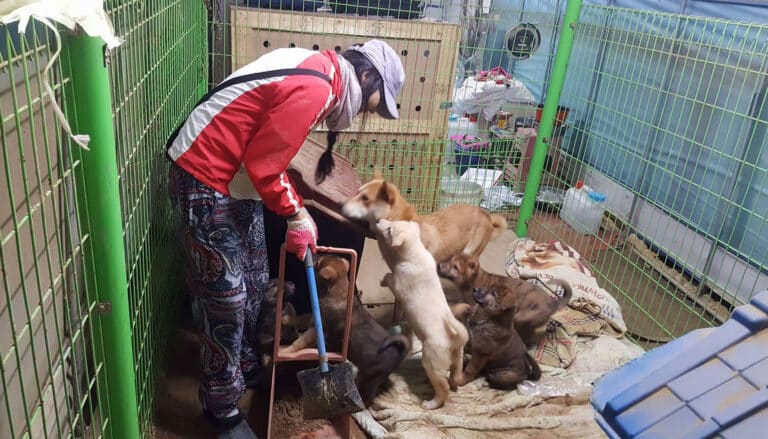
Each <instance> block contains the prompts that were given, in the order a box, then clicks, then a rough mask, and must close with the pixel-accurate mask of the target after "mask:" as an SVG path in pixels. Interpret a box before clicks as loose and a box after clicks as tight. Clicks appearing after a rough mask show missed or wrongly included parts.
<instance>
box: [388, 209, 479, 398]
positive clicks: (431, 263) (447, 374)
mask: <svg viewBox="0 0 768 439" xmlns="http://www.w3.org/2000/svg"><path fill="white" fill-rule="evenodd" d="M376 233H377V241H378V243H379V248H380V249H381V253H382V255H383V256H384V260H385V261H386V263H387V265H388V266H389V269H390V270H391V271H392V272H391V273H387V274H386V275H385V276H384V278H383V279H382V281H381V285H382V286H386V287H389V289H391V290H392V292H393V293H394V294H395V297H396V298H397V301H398V303H399V304H400V306H401V307H402V309H403V314H404V316H405V320H406V322H407V323H408V329H409V330H411V331H413V333H414V334H415V335H416V337H418V338H419V340H421V344H422V361H421V364H422V365H423V366H424V371H425V372H426V374H427V378H429V382H430V383H431V384H432V387H433V388H434V390H435V396H434V398H433V399H432V400H430V401H423V402H422V403H421V406H422V407H423V408H425V409H427V410H432V409H436V408H439V407H442V406H443V404H445V402H446V400H447V399H448V397H449V394H450V389H451V388H455V387H456V385H457V384H456V383H459V382H463V381H464V379H463V378H462V377H461V375H462V369H463V363H464V361H463V360H464V345H466V344H467V340H468V339H469V335H468V334H467V330H466V328H465V327H464V325H462V324H461V322H459V321H458V320H456V318H455V317H454V316H453V313H452V312H451V309H450V308H449V307H448V301H447V300H446V299H445V293H443V288H442V286H441V285H440V279H439V278H438V276H437V267H436V263H435V259H434V258H433V257H432V255H431V254H429V252H428V251H427V249H426V248H424V244H422V242H421V240H420V239H419V225H418V224H416V223H415V222H413V221H387V220H383V219H382V220H379V221H378V222H377V223H376Z"/></svg>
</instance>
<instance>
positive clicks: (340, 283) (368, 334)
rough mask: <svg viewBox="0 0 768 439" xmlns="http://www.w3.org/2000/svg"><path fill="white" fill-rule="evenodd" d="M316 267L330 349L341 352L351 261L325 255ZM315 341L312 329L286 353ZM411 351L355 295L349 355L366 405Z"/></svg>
mask: <svg viewBox="0 0 768 439" xmlns="http://www.w3.org/2000/svg"><path fill="white" fill-rule="evenodd" d="M315 266H316V269H317V293H318V298H319V300H320V310H321V312H322V315H323V331H324V332H325V335H326V337H325V340H326V343H327V344H328V346H327V348H328V350H329V351H330V352H341V350H342V346H341V344H342V341H343V340H344V324H345V323H346V308H347V291H348V288H349V261H347V260H346V259H344V258H341V257H339V256H333V255H322V256H320V257H319V258H318V259H317V261H316V262H315ZM315 342H316V337H315V330H314V328H310V329H308V330H307V331H306V332H304V333H303V334H302V335H301V337H299V339H298V340H296V341H295V342H294V343H293V344H292V345H291V346H290V347H288V348H286V349H284V352H295V351H297V350H300V349H304V348H307V347H312V346H314V345H315ZM409 351H410V343H409V341H408V339H407V338H406V337H404V336H402V335H392V334H390V333H389V332H387V330H386V329H384V328H383V327H382V326H381V325H380V324H379V323H378V322H377V321H376V320H375V319H374V318H373V316H371V314H370V313H368V311H367V310H366V309H365V307H364V306H363V304H362V302H361V301H360V298H359V297H358V296H355V299H354V301H353V302H352V328H351V330H350V332H349V347H348V351H347V357H348V358H349V361H351V362H352V363H353V364H354V365H355V367H356V368H357V371H358V372H357V376H356V377H355V384H356V385H357V389H358V391H359V392H360V396H361V397H362V399H363V402H364V403H365V404H366V405H367V404H369V403H370V402H371V401H372V400H373V399H374V398H375V397H376V396H377V395H378V394H379V393H381V391H382V390H383V389H384V387H386V384H388V377H389V374H390V373H392V372H393V371H394V370H395V369H397V368H398V366H400V363H401V362H402V361H403V359H404V358H405V356H406V355H407V354H408V352H409Z"/></svg>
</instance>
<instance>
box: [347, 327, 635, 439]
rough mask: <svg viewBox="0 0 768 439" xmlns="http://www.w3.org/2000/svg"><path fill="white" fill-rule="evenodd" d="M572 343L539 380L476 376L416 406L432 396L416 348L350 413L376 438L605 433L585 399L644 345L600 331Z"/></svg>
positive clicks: (544, 369)
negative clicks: (365, 404) (429, 405)
mask: <svg viewBox="0 0 768 439" xmlns="http://www.w3.org/2000/svg"><path fill="white" fill-rule="evenodd" d="M576 346H577V351H578V355H576V359H575V360H574V361H573V363H572V364H571V365H570V367H569V368H568V369H560V368H552V367H547V366H542V372H543V376H542V378H541V379H540V380H539V381H537V382H535V383H534V382H530V381H525V382H524V383H523V384H522V385H521V386H519V387H518V389H517V390H514V391H502V390H494V389H491V388H489V387H488V385H487V383H486V382H485V380H484V379H479V380H475V381H473V382H471V383H469V384H467V385H466V386H463V387H460V388H459V389H458V391H456V392H452V393H451V400H450V401H449V402H448V404H446V405H445V406H444V407H442V408H440V409H437V410H432V411H428V410H424V409H422V408H421V405H420V404H421V401H422V400H423V399H425V398H430V397H431V395H432V388H431V386H430V384H429V382H428V380H427V377H426V375H425V374H424V370H423V368H422V366H421V356H420V353H419V352H417V353H415V354H413V355H411V356H410V357H409V358H408V359H406V361H405V362H404V363H403V365H402V366H401V367H400V369H399V370H398V371H397V372H396V373H394V374H392V375H391V381H392V387H391V389H390V390H389V391H387V392H385V393H384V394H382V395H380V396H379V397H378V398H376V400H375V401H374V404H373V407H372V408H370V409H368V410H366V411H363V412H360V413H357V414H355V419H356V420H357V422H358V424H360V426H361V428H362V429H363V430H365V431H366V432H367V433H368V434H369V435H371V436H372V437H374V438H407V439H421V438H424V439H438V438H461V439H464V438H489V439H495V438H499V439H501V438H504V439H509V438H521V439H522V438H530V437H533V436H534V435H536V436H535V437H542V438H574V439H577V438H578V439H584V438H592V437H595V438H596V437H604V436H605V435H604V434H603V432H602V430H601V429H600V427H599V426H598V425H597V424H596V423H595V421H594V415H593V412H592V408H591V406H590V404H589V397H590V395H591V392H592V383H593V382H594V381H595V380H596V379H597V378H599V377H601V376H602V375H603V374H605V373H606V372H608V371H610V370H613V369H615V368H616V367H618V366H621V365H623V364H624V363H626V362H628V361H630V360H632V359H634V358H636V357H638V356H640V355H642V353H643V351H642V349H640V348H639V347H638V346H636V345H634V344H632V343H631V342H630V341H628V340H626V339H616V338H615V337H610V336H606V335H603V336H600V337H597V338H587V337H579V338H578V340H577V343H576ZM566 394H567V395H568V396H563V395H566Z"/></svg>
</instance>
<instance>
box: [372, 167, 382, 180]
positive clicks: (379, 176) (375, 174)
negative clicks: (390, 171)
mask: <svg viewBox="0 0 768 439" xmlns="http://www.w3.org/2000/svg"><path fill="white" fill-rule="evenodd" d="M373 179H374V180H384V174H382V173H381V169H379V168H376V169H374V170H373Z"/></svg>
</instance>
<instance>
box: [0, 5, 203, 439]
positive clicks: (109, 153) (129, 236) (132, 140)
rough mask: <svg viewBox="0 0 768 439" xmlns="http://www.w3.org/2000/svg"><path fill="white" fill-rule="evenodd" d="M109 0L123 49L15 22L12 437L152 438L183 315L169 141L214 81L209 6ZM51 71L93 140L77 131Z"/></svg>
mask: <svg viewBox="0 0 768 439" xmlns="http://www.w3.org/2000/svg"><path fill="white" fill-rule="evenodd" d="M106 9H107V12H108V13H109V15H110V16H111V18H112V20H113V23H114V26H115V30H116V33H117V34H118V35H120V36H122V37H124V38H125V43H124V44H123V45H122V46H120V47H119V48H117V49H115V50H113V51H112V52H111V53H109V54H108V55H107V56H105V52H104V49H103V47H102V46H103V43H102V42H101V41H100V40H97V39H94V38H89V37H86V36H83V35H72V34H69V33H67V32H64V31H62V39H63V44H62V45H61V46H59V45H58V44H57V42H56V38H55V36H54V34H53V33H51V32H50V31H49V30H47V28H44V27H40V26H36V25H35V26H32V25H30V26H31V31H30V30H29V29H28V30H27V32H26V33H25V34H24V35H23V36H19V35H18V32H17V29H16V27H15V25H11V26H8V27H3V28H2V29H1V31H2V34H0V35H1V37H2V47H0V96H2V124H1V125H0V132H2V139H3V149H2V152H3V156H2V160H3V169H4V173H3V177H4V179H3V180H4V184H3V185H2V188H1V189H0V194H2V196H0V198H2V200H3V202H2V207H0V230H1V231H2V233H0V238H1V239H2V241H1V242H2V246H1V247H0V261H1V262H2V284H3V298H2V299H1V300H0V334H1V335H0V354H1V355H2V357H1V361H2V363H0V379H1V381H2V387H1V388H0V396H1V397H2V403H1V404H0V405H2V406H3V410H2V411H0V437H9V438H16V437H32V438H39V437H46V438H47V437H94V438H96V437H114V438H128V437H138V436H145V435H147V434H148V433H149V431H150V426H151V422H152V416H153V401H154V394H155V391H156V388H157V385H158V377H159V375H158V373H159V370H160V367H161V365H162V362H163V356H162V354H163V352H164V350H165V341H166V340H167V339H168V337H169V335H171V331H172V330H173V328H174V325H175V323H176V320H175V316H178V315H180V313H178V312H176V309H178V305H177V304H178V302H177V300H178V298H179V297H181V296H180V294H179V291H180V286H179V285H180V283H179V277H178V272H179V270H178V266H179V264H178V262H177V261H176V259H175V255H177V254H178V252H177V251H176V250H175V248H174V242H175V238H174V236H173V234H174V230H173V227H172V221H171V219H170V208H169V203H168V196H167V193H166V190H165V185H166V169H167V161H166V159H165V157H164V152H165V150H164V145H165V140H166V139H167V136H168V133H170V132H171V131H172V130H173V128H174V127H175V126H176V125H178V123H180V121H181V120H182V118H183V117H184V116H185V115H186V114H187V112H188V111H189V109H190V108H191V106H192V105H193V104H194V102H195V101H196V100H197V99H199V97H200V96H201V95H202V94H203V93H204V92H205V91H206V86H207V80H208V79H207V71H208V69H207V56H206V53H207V37H206V36H207V29H206V21H207V18H206V10H205V5H204V4H203V3H202V2H194V3H189V2H184V1H165V0H157V1H113V2H110V1H107V2H106ZM59 49H63V50H62V53H61V57H60V59H59V61H57V62H56V63H54V64H53V69H52V71H50V72H48V73H47V75H46V74H45V71H44V69H45V67H46V65H47V63H48V61H49V60H50V59H51V58H52V56H53V54H54V53H55V52H56V51H57V50H59ZM45 79H47V80H48V81H49V83H50V84H51V86H52V88H53V90H54V92H55V93H56V97H57V101H58V103H59V104H60V105H61V106H62V107H63V108H64V110H65V113H66V115H67V117H68V119H69V122H70V124H71V125H72V128H73V130H74V131H75V132H83V133H88V134H89V135H90V136H91V143H90V148H91V150H90V151H88V152H85V151H83V150H81V149H80V147H79V146H77V145H76V144H73V143H71V142H70V140H69V138H68V137H67V136H66V135H63V134H62V129H61V126H60V125H59V123H58V120H57V119H56V117H55V116H54V113H53V110H52V106H51V102H50V99H49V98H48V96H47V95H45V94H44V88H43V85H42V84H43V82H42V81H43V80H45ZM110 96H111V99H110ZM110 115H111V117H110Z"/></svg>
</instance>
